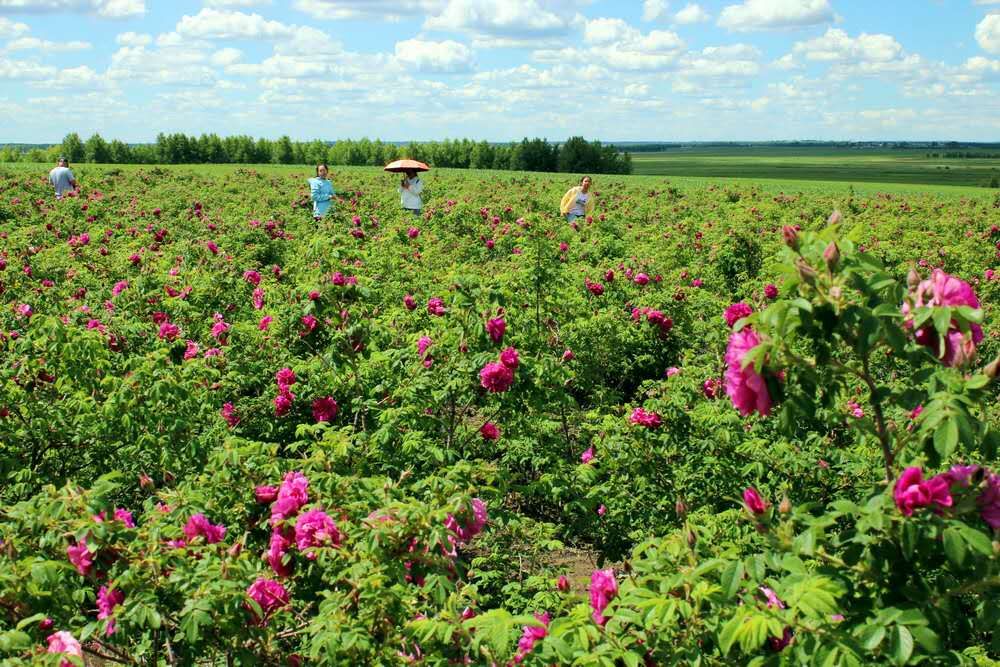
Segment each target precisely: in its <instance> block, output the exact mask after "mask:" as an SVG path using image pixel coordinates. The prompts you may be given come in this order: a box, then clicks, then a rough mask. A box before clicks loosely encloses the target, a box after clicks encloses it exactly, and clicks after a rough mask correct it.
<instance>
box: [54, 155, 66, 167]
mask: <svg viewBox="0 0 1000 667" xmlns="http://www.w3.org/2000/svg"><path fill="white" fill-rule="evenodd" d="M64 162H65V163H66V166H67V167H68V166H69V160H67V159H66V158H64V157H63V156H61V155H60V156H59V159H58V160H56V164H62V163H64Z"/></svg>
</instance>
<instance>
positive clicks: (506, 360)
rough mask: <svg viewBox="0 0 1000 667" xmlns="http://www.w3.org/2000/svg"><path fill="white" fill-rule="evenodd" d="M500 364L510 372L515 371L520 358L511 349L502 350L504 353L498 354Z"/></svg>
mask: <svg viewBox="0 0 1000 667" xmlns="http://www.w3.org/2000/svg"><path fill="white" fill-rule="evenodd" d="M500 363H502V364H503V365H504V366H506V367H507V368H509V369H511V370H512V371H513V370H517V366H518V364H519V363H520V357H518V355H517V350H516V349H514V348H512V347H508V348H506V349H504V351H503V352H501V353H500Z"/></svg>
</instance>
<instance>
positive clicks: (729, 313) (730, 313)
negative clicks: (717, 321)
mask: <svg viewBox="0 0 1000 667" xmlns="http://www.w3.org/2000/svg"><path fill="white" fill-rule="evenodd" d="M752 314H753V308H751V307H750V306H748V305H747V304H745V303H743V302H742V301H740V302H737V303H734V304H733V305H731V306H729V307H728V308H726V312H724V313H723V314H722V316H723V318H725V320H726V326H728V327H729V328H730V329H732V328H733V325H734V324H736V322H738V321H739V320H741V319H743V318H744V317H749V316H750V315H752Z"/></svg>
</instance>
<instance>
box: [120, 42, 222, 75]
mask: <svg viewBox="0 0 1000 667" xmlns="http://www.w3.org/2000/svg"><path fill="white" fill-rule="evenodd" d="M158 41H159V40H158ZM170 41H171V40H164V44H162V45H160V46H161V48H159V49H148V48H146V47H145V46H123V47H121V48H120V49H118V50H117V51H115V52H114V53H113V54H112V55H111V64H110V65H109V66H108V70H107V73H106V75H107V77H108V79H110V80H112V81H129V80H131V81H140V82H142V83H144V84H150V85H182V84H183V85H191V86H207V85H212V84H213V83H215V81H216V79H217V78H218V77H217V75H216V72H215V70H214V69H212V68H211V67H209V66H208V65H206V64H205V61H206V56H205V54H204V53H203V52H202V51H200V50H198V49H194V48H190V47H189V46H186V45H183V44H178V45H170V44H169V42H170Z"/></svg>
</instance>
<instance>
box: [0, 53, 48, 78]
mask: <svg viewBox="0 0 1000 667" xmlns="http://www.w3.org/2000/svg"><path fill="white" fill-rule="evenodd" d="M56 71H57V70H56V68H55V67H50V66H49V65H40V64H38V63H36V62H30V61H26V60H8V59H6V58H3V57H0V80H3V79H14V80H28V79H48V78H51V77H52V76H54V75H55V74H56Z"/></svg>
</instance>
